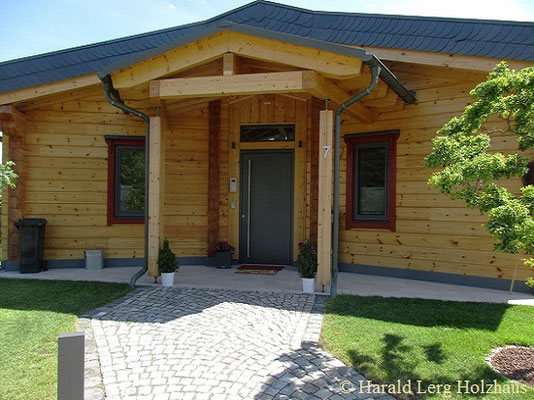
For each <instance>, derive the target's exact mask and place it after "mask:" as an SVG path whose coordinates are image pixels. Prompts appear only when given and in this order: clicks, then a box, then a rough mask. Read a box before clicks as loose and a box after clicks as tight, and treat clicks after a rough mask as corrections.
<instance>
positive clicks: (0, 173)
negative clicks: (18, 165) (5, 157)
mask: <svg viewBox="0 0 534 400" xmlns="http://www.w3.org/2000/svg"><path fill="white" fill-rule="evenodd" d="M14 166H15V163H14V162H13V161H8V162H6V163H5V164H0V191H1V190H2V189H3V188H4V187H5V186H6V185H7V186H9V187H12V188H14V187H15V179H17V178H18V175H17V174H16V173H15V171H13V167H14ZM0 193H1V192H0ZM0 196H1V194H0Z"/></svg>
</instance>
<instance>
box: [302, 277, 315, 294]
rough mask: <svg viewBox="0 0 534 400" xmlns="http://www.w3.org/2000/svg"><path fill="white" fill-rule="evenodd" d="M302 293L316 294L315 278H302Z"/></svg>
mask: <svg viewBox="0 0 534 400" xmlns="http://www.w3.org/2000/svg"><path fill="white" fill-rule="evenodd" d="M302 291H303V292H304V293H315V278H302Z"/></svg>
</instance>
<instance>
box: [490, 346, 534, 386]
mask: <svg viewBox="0 0 534 400" xmlns="http://www.w3.org/2000/svg"><path fill="white" fill-rule="evenodd" d="M489 362H490V365H491V366H492V367H493V369H494V370H495V371H497V372H499V373H500V374H502V375H504V376H506V377H507V378H510V379H514V380H517V381H523V382H525V383H528V384H529V385H532V386H534V348H531V347H519V346H508V347H503V348H502V349H499V350H497V351H496V352H495V353H494V354H493V355H492V356H491V357H490V360H489Z"/></svg>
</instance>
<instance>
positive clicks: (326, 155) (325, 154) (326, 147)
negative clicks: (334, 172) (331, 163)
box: [323, 146, 331, 158]
mask: <svg viewBox="0 0 534 400" xmlns="http://www.w3.org/2000/svg"><path fill="white" fill-rule="evenodd" d="M330 148H331V146H323V149H324V158H326V157H328V152H329V151H330Z"/></svg>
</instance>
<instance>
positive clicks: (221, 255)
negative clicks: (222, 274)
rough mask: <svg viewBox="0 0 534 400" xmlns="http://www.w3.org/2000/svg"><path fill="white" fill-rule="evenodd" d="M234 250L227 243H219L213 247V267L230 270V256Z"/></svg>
mask: <svg viewBox="0 0 534 400" xmlns="http://www.w3.org/2000/svg"><path fill="white" fill-rule="evenodd" d="M234 251H235V248H234V247H233V246H230V244H229V243H228V242H219V243H217V245H216V246H215V266H216V267H217V268H232V254H234Z"/></svg>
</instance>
